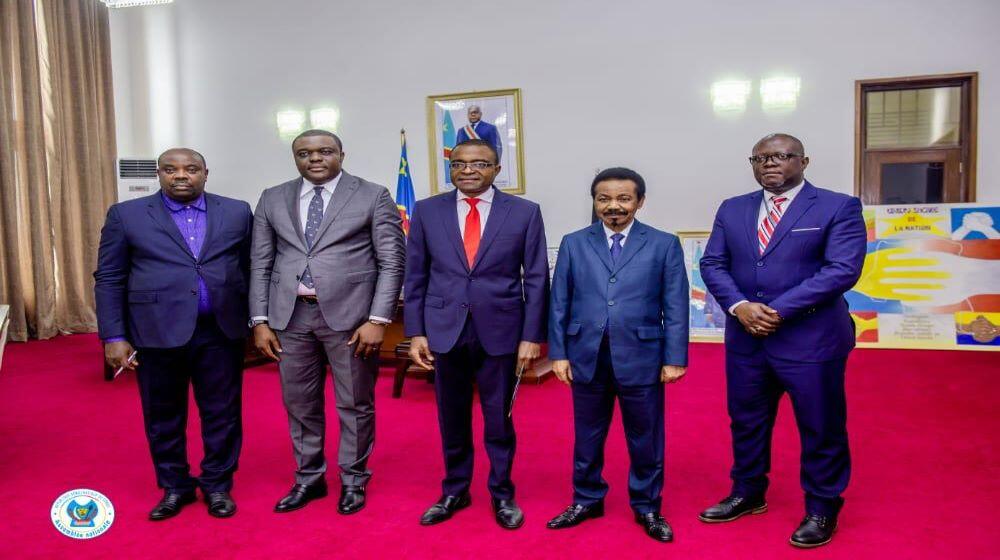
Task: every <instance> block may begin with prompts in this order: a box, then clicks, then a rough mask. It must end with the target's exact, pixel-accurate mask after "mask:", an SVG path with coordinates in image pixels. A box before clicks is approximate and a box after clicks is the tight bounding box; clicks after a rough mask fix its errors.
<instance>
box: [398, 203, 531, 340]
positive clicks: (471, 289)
mask: <svg viewBox="0 0 1000 560" xmlns="http://www.w3.org/2000/svg"><path fill="white" fill-rule="evenodd" d="M548 295H549V267H548V258H547V255H546V248H545V226H544V225H543V224H542V212H541V210H540V209H539V207H538V205H537V204H535V203H534V202H531V201H528V200H525V199H523V198H520V197H517V196H513V195H509V194H506V193H504V192H503V191H500V190H499V189H496V188H495V187H494V194H493V205H492V207H491V208H490V214H489V218H488V219H487V220H486V229H485V230H484V231H483V237H482V240H481V241H480V243H479V252H478V253H477V255H476V259H475V262H474V265H473V267H472V269H471V270H470V269H469V265H468V262H467V259H466V257H465V247H464V245H463V244H462V236H461V230H460V229H459V227H458V210H457V194H456V191H451V192H447V193H443V194H439V195H437V196H433V197H431V198H427V199H424V200H421V201H419V202H417V203H416V205H415V206H414V210H413V219H412V221H411V222H410V235H409V238H408V239H407V240H406V280H405V282H404V284H403V301H404V308H403V312H404V322H405V326H404V334H405V336H426V337H427V339H428V343H429V344H430V348H431V351H432V352H437V353H444V352H448V351H449V350H451V349H452V347H454V346H455V342H456V341H457V340H458V336H459V335H460V334H461V333H462V328H463V326H464V325H465V321H466V317H467V316H468V315H469V313H470V312H471V314H472V323H473V326H474V327H475V329H476V334H477V336H478V337H479V341H480V343H481V344H482V345H483V349H484V350H486V353H487V354H489V355H491V356H500V355H503V354H511V353H514V352H516V351H517V345H518V343H519V342H520V341H522V340H526V341H529V342H544V341H545V320H546V316H547V315H546V313H547V311H546V305H547V304H548Z"/></svg>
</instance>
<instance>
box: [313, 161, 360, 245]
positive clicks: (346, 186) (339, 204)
mask: <svg viewBox="0 0 1000 560" xmlns="http://www.w3.org/2000/svg"><path fill="white" fill-rule="evenodd" d="M341 174H342V175H341V177H340V182H339V183H337V188H335V189H334V190H333V196H332V197H330V203H329V204H327V205H326V211H325V212H323V221H322V222H320V224H319V229H318V230H317V231H316V241H315V242H314V243H316V244H318V243H319V240H320V239H322V238H323V234H324V233H326V230H327V229H328V228H329V227H330V224H332V223H333V221H334V220H335V219H337V215H338V214H340V213H341V212H342V211H343V210H344V207H345V206H347V203H348V202H350V201H351V197H352V196H354V193H355V192H357V190H358V178H357V177H355V176H354V175H348V174H347V173H345V172H343V171H341Z"/></svg>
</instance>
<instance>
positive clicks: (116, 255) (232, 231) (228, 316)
mask: <svg viewBox="0 0 1000 560" xmlns="http://www.w3.org/2000/svg"><path fill="white" fill-rule="evenodd" d="M205 203H206V206H207V215H206V218H207V229H206V234H205V242H204V245H202V248H201V251H200V257H199V258H198V259H195V258H194V255H192V254H191V250H190V249H188V246H187V243H186V242H185V241H184V238H183V237H181V232H180V230H179V229H177V225H176V224H175V223H174V221H173V219H171V217H170V216H169V211H168V210H167V209H166V207H165V206H164V205H163V199H162V198H161V195H160V193H159V192H157V193H156V194H153V195H151V196H146V197H143V198H138V199H135V200H129V201H126V202H119V203H118V204H115V205H113V206H112V207H111V208H110V209H109V210H108V216H107V219H106V221H105V223H104V229H102V230H101V245H100V249H99V251H98V256H97V271H96V272H94V280H95V281H96V284H95V286H94V292H95V294H96V298H97V328H98V333H99V335H100V337H101V339H102V340H106V339H108V338H114V337H125V338H126V339H127V340H128V341H129V342H131V343H132V345H133V346H135V347H137V348H176V347H178V346H183V345H184V344H185V343H187V341H188V340H190V338H191V335H192V334H194V328H195V323H196V322H197V319H198V276H199V275H200V276H201V277H202V278H204V280H205V286H206V287H207V288H208V293H209V300H210V303H211V305H212V311H213V313H214V314H215V318H216V321H217V322H218V324H219V327H220V328H221V329H222V332H223V333H225V335H226V336H227V337H229V338H231V339H238V338H243V337H245V336H246V335H247V333H248V327H247V319H248V317H249V313H248V310H247V305H248V304H247V284H248V281H249V275H250V232H251V227H252V225H253V214H252V213H251V212H250V205H249V204H247V203H246V202H243V201H241V200H234V199H231V198H226V197H223V196H218V195H215V194H210V193H205Z"/></svg>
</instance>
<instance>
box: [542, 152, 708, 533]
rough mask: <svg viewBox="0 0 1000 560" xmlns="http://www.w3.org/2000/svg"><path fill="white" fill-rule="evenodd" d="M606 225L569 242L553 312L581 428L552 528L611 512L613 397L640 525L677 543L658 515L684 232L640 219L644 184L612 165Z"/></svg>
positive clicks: (558, 365)
mask: <svg viewBox="0 0 1000 560" xmlns="http://www.w3.org/2000/svg"><path fill="white" fill-rule="evenodd" d="M590 194H591V196H592V197H593V199H594V213H595V215H596V216H597V217H598V218H600V221H598V222H595V223H594V224H593V225H591V226H589V227H587V228H584V229H582V230H580V231H577V232H574V233H571V234H569V235H567V236H566V237H564V238H563V241H562V245H561V246H560V247H559V257H558V260H557V261H556V270H555V275H554V277H553V279H552V298H551V304H550V305H549V310H550V311H549V357H550V358H551V359H552V360H553V362H552V369H553V371H554V372H555V374H556V376H557V377H558V378H559V380H560V381H562V382H564V383H566V384H568V385H570V386H571V387H572V390H573V416H574V425H575V428H576V433H575V444H574V449H573V503H572V504H571V505H570V506H569V507H568V508H566V511H564V512H563V513H561V514H559V515H558V516H556V517H555V518H554V519H552V520H551V521H549V523H548V527H549V528H550V529H563V528H568V527H573V526H575V525H579V524H580V523H582V522H583V521H584V520H587V519H591V518H594V517H600V516H602V515H604V496H605V495H606V494H607V492H608V483H607V482H605V480H604V479H603V478H602V477H601V470H602V467H603V466H604V442H605V440H606V439H607V436H608V428H609V427H610V425H611V417H612V415H613V413H614V405H615V399H616V398H617V399H618V403H619V406H620V407H621V411H622V423H623V424H624V426H625V440H626V443H627V444H628V452H629V459H630V460H631V470H630V471H629V482H628V486H629V496H630V498H631V500H630V502H631V505H632V510H633V511H634V513H635V520H636V522H637V523H639V524H640V525H642V526H643V528H644V529H645V531H646V533H647V534H648V535H649V536H650V537H652V538H654V539H656V540H658V541H661V542H670V541H671V540H673V531H672V530H671V528H670V525H668V524H667V522H666V521H665V520H664V519H663V517H662V516H661V515H660V504H661V497H660V492H661V490H662V489H663V445H664V442H663V440H664V437H663V424H664V410H663V399H664V383H673V382H675V381H678V380H679V379H681V378H682V377H684V374H685V371H686V369H687V347H688V313H689V308H688V280H687V273H686V271H685V269H684V255H683V252H682V250H681V245H680V242H679V241H678V239H677V237H676V236H675V235H671V234H669V233H665V232H663V231H660V230H657V229H654V228H652V227H649V226H647V225H645V224H643V223H640V222H638V221H637V220H635V213H636V211H638V210H639V209H640V208H642V205H643V202H645V199H646V183H645V181H644V180H643V178H642V177H641V176H640V175H639V174H638V173H636V172H635V171H632V170H631V169H625V168H621V167H616V168H611V169H606V170H604V171H602V172H601V173H599V174H598V175H597V177H595V178H594V181H593V183H592V184H591V187H590Z"/></svg>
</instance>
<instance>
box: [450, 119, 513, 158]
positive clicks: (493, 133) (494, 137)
mask: <svg viewBox="0 0 1000 560" xmlns="http://www.w3.org/2000/svg"><path fill="white" fill-rule="evenodd" d="M476 134H478V135H479V138H481V139H482V140H484V141H486V142H489V143H490V144H493V147H495V148H496V149H497V155H498V156H500V157H503V141H502V140H501V139H500V131H498V130H497V127H495V126H493V125H492V124H490V123H488V122H486V121H483V120H481V121H479V125H478V126H476ZM468 139H469V135H468V134H466V133H465V127H464V126H463V127H461V128H459V129H458V134H457V135H456V136H455V144H456V145H458V144H460V143H462V142H465V141H466V140H468ZM498 159H499V158H498Z"/></svg>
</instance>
